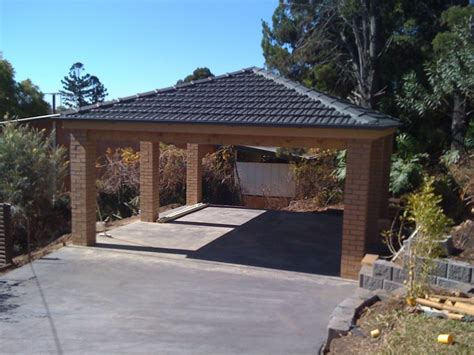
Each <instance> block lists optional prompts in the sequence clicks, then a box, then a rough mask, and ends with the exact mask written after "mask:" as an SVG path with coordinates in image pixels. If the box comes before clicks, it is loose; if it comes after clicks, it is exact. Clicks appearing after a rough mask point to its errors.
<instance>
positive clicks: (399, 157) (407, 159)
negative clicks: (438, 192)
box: [390, 134, 428, 196]
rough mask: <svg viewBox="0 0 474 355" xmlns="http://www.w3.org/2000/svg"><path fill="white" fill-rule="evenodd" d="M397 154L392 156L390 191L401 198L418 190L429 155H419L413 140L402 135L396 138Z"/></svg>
mask: <svg viewBox="0 0 474 355" xmlns="http://www.w3.org/2000/svg"><path fill="white" fill-rule="evenodd" d="M396 144H397V153H396V154H394V155H393V156H392V168H391V170H390V191H391V192H392V193H393V194H394V195H396V196H400V195H403V194H405V193H408V192H410V191H413V190H415V189H417V188H418V187H419V186H420V184H421V182H422V180H423V179H422V176H423V165H424V163H425V162H426V160H427V158H428V155H427V154H426V153H419V152H418V150H417V147H416V146H415V143H414V142H413V139H412V138H411V137H410V136H408V135H406V134H400V135H398V136H397V137H396Z"/></svg>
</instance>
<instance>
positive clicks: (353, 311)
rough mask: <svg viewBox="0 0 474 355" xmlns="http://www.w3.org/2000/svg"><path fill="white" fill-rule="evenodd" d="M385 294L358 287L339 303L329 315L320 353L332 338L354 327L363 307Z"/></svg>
mask: <svg viewBox="0 0 474 355" xmlns="http://www.w3.org/2000/svg"><path fill="white" fill-rule="evenodd" d="M386 296H387V295H385V294H384V295H382V294H381V293H380V292H374V291H368V290H364V289H361V288H358V289H357V290H356V292H354V295H353V296H351V297H349V298H346V299H345V300H344V301H342V302H341V303H339V304H338V305H337V307H336V308H335V309H334V311H333V312H332V314H331V316H330V317H329V324H328V336H327V338H326V341H325V343H324V345H323V347H322V348H321V351H320V353H321V354H325V353H327V352H328V351H329V347H330V345H331V341H332V340H333V339H336V338H339V337H342V336H345V335H347V333H349V331H350V330H351V329H352V328H354V326H355V322H356V321H357V319H358V318H359V317H360V315H361V313H362V311H363V310H364V308H366V307H369V306H371V305H373V304H374V303H376V302H378V301H380V300H381V299H382V298H384V297H386Z"/></svg>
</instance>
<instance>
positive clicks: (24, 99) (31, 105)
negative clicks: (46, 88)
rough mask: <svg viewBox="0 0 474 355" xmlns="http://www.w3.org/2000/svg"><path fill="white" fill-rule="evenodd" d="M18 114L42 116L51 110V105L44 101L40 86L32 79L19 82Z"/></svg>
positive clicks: (20, 115) (19, 115) (22, 115)
mask: <svg viewBox="0 0 474 355" xmlns="http://www.w3.org/2000/svg"><path fill="white" fill-rule="evenodd" d="M16 95H17V116H18V117H31V116H41V115H45V114H47V113H48V112H49V110H50V106H49V104H48V103H47V102H46V101H44V95H43V93H42V92H41V91H40V89H39V87H38V86H36V85H35V84H33V83H32V82H31V80H30V79H26V80H23V81H22V82H20V83H18V84H17V93H16Z"/></svg>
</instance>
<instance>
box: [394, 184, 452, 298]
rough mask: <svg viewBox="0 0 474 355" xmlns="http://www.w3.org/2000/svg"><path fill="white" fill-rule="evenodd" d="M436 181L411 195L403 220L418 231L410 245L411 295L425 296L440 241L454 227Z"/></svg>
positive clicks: (409, 286) (438, 253)
mask: <svg viewBox="0 0 474 355" xmlns="http://www.w3.org/2000/svg"><path fill="white" fill-rule="evenodd" d="M434 182H435V180H434V178H433V177H427V178H425V181H424V183H423V185H422V187H421V190H420V191H418V192H416V193H412V194H410V195H408V197H407V207H406V210H405V212H404V214H403V218H405V219H406V221H407V222H412V223H414V225H415V230H416V231H417V234H416V236H415V237H414V238H413V239H412V240H411V242H410V243H409V277H408V281H407V287H408V296H409V297H417V296H421V295H423V293H424V292H426V290H427V287H428V275H429V272H430V270H431V268H432V266H433V262H432V260H433V259H434V258H436V257H438V256H439V255H440V250H439V242H440V241H441V240H442V239H443V237H445V235H446V232H447V230H448V228H449V226H450V225H451V224H452V220H450V219H449V218H448V217H447V216H446V215H445V214H444V211H443V209H442V208H441V206H440V204H441V201H442V199H441V196H439V195H436V194H435V189H434Z"/></svg>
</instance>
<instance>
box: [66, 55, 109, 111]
mask: <svg viewBox="0 0 474 355" xmlns="http://www.w3.org/2000/svg"><path fill="white" fill-rule="evenodd" d="M61 83H62V84H63V88H64V90H61V91H60V93H61V95H62V97H63V100H64V104H65V106H67V107H69V108H79V107H82V106H86V105H90V104H95V103H97V102H102V101H104V99H105V97H106V96H107V89H106V88H105V87H104V85H103V84H102V83H101V82H100V80H99V78H98V77H96V76H93V75H90V74H88V73H86V72H85V68H84V64H82V63H79V62H78V63H74V64H73V65H72V66H71V68H70V69H69V73H68V75H66V76H65V77H64V79H63V80H61Z"/></svg>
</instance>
